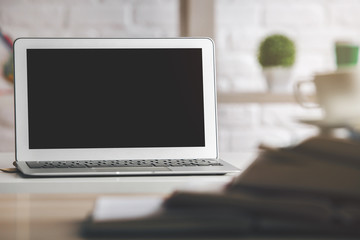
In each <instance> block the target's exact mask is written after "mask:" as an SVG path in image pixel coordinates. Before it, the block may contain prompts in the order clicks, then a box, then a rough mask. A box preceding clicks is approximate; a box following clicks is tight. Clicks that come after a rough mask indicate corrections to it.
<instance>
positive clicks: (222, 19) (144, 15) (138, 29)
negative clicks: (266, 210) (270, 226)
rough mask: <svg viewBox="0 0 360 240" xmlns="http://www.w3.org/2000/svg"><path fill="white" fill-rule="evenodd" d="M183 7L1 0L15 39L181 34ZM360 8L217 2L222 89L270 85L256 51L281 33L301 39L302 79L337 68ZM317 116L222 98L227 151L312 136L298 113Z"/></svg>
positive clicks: (359, 35)
mask: <svg viewBox="0 0 360 240" xmlns="http://www.w3.org/2000/svg"><path fill="white" fill-rule="evenodd" d="M178 10H179V2H178V0H0V28H1V29H2V30H3V31H4V32H6V33H8V34H9V35H10V36H11V37H13V38H17V37H176V36H178V35H179V15H178V14H179V11H178ZM359 13H360V1H358V0H216V1H215V25H216V29H215V34H216V45H217V64H218V67H217V72H218V85H219V90H220V91H263V90H264V80H263V78H262V75H261V69H260V67H259V65H258V63H257V61H256V51H257V47H258V44H259V42H260V41H261V39H262V38H263V37H265V36H266V35H267V34H270V33H275V32H276V33H284V34H287V35H288V36H289V37H291V38H292V39H294V40H295V42H296V46H297V60H296V65H295V73H294V79H293V80H294V81H295V80H298V79H305V78H309V77H310V76H311V75H312V73H314V72H317V71H325V70H331V69H334V67H335V65H334V53H333V43H334V41H335V40H339V39H341V40H355V41H358V40H360V14H359ZM0 54H2V53H1V51H0ZM2 57H4V55H2V56H0V61H1V58H2ZM314 114H317V113H314ZM311 115H312V112H309V111H306V110H304V109H301V108H300V107H298V106H296V105H295V104H265V105H264V104H256V103H250V104H230V105H223V104H220V105H219V125H220V133H219V135H220V140H221V150H222V151H243V150H247V149H251V148H253V147H255V146H256V145H257V144H258V143H259V142H262V141H265V142H270V143H275V144H281V145H282V144H287V143H290V142H292V141H296V140H298V139H301V138H304V137H305V136H308V135H311V134H313V133H314V132H315V131H314V128H311V127H308V126H305V125H300V124H298V123H296V121H294V118H295V117H301V116H311ZM0 137H1V136H0Z"/></svg>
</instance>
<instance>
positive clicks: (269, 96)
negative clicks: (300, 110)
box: [217, 92, 296, 103]
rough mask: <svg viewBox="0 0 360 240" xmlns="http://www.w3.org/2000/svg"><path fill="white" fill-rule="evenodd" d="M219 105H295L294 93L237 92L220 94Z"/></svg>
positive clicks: (218, 96) (218, 97)
mask: <svg viewBox="0 0 360 240" xmlns="http://www.w3.org/2000/svg"><path fill="white" fill-rule="evenodd" d="M217 101H218V103H295V102H296V100H295V98H294V95H293V94H292V93H267V92H252V93H251V92H236V93H218V95H217Z"/></svg>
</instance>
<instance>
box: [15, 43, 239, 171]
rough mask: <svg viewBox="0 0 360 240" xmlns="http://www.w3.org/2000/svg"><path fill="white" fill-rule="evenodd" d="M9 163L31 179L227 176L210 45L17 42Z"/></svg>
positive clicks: (212, 51)
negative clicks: (13, 131) (12, 144)
mask: <svg viewBox="0 0 360 240" xmlns="http://www.w3.org/2000/svg"><path fill="white" fill-rule="evenodd" d="M14 61H15V113H16V161H17V166H18V168H19V169H20V170H21V172H22V173H24V174H26V175H32V176H81V175H83V176H85V175H117V176H121V175H173V174H175V175H178V174H181V175H183V174H225V173H229V172H238V171H239V170H238V169H236V168H235V167H233V166H231V165H229V164H228V163H226V162H224V161H221V160H220V159H218V141H217V120H216V89H215V69H214V45H213V42H212V41H211V40H210V39H206V38H202V39H193V38H175V39H49V38H45V39H44V38H42V39H40V38H20V39H17V40H16V41H15V44H14Z"/></svg>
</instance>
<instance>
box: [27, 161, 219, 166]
mask: <svg viewBox="0 0 360 240" xmlns="http://www.w3.org/2000/svg"><path fill="white" fill-rule="evenodd" d="M26 164H27V165H28V166H29V167H30V168H94V167H96V168H99V167H193V166H222V164H221V163H219V162H218V161H216V160H213V159H153V160H84V161H41V162H26Z"/></svg>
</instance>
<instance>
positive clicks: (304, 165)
mask: <svg viewBox="0 0 360 240" xmlns="http://www.w3.org/2000/svg"><path fill="white" fill-rule="evenodd" d="M261 149H262V151H261V153H260V154H259V156H258V157H257V159H256V160H255V161H254V162H253V164H252V165H251V166H250V167H249V168H248V169H247V170H245V171H244V172H243V173H242V174H241V175H240V176H239V177H236V178H235V179H234V180H233V181H232V182H231V183H229V184H228V185H227V186H225V187H224V190H223V191H222V192H217V193H204V192H201V193H200V192H198V193H196V192H175V193H173V194H172V195H171V196H170V197H169V198H167V199H165V200H164V201H163V202H162V204H161V206H160V208H159V209H158V210H157V211H154V212H153V213H151V214H148V215H146V216H144V217H141V218H135V219H126V218H125V219H124V218H121V219H120V218H119V219H111V220H108V221H106V220H105V221H96V219H93V218H90V219H89V220H88V221H86V223H85V224H84V226H83V233H84V234H85V236H90V237H96V236H102V237H104V236H122V237H141V238H143V237H145V238H159V237H165V238H176V237H177V238H184V237H186V238H187V237H204V238H220V239H224V238H238V237H244V236H265V237H268V236H282V237H284V236H285V237H292V236H293V237H299V236H300V237H315V238H317V237H341V238H346V237H355V238H359V237H360V142H355V141H350V140H344V139H335V138H322V137H316V138H311V139H308V140H306V141H304V142H302V143H300V144H298V145H296V146H292V147H288V148H280V149H272V148H268V147H265V146H261Z"/></svg>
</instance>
